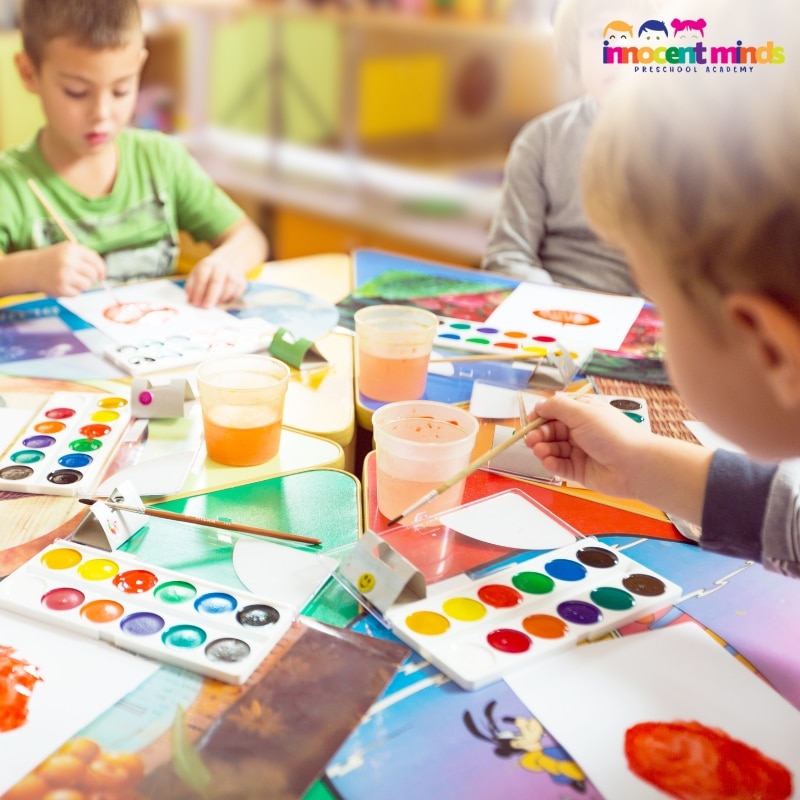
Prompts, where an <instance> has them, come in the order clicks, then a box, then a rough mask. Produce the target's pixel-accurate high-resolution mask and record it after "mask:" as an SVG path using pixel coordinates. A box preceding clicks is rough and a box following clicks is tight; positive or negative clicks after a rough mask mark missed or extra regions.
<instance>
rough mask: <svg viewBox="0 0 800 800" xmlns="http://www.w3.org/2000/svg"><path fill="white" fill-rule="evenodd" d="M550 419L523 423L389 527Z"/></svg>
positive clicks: (583, 388) (581, 391)
mask: <svg viewBox="0 0 800 800" xmlns="http://www.w3.org/2000/svg"><path fill="white" fill-rule="evenodd" d="M591 390H592V385H591V384H590V383H588V382H587V383H585V384H584V385H583V386H581V387H580V389H576V390H575V391H574V392H569V395H570V397H575V398H578V397H581V396H583V395H585V394H586V393H587V392H590V391H591ZM547 421H548V420H547V419H546V418H545V417H536V419H534V420H532V421H531V422H529V423H528V424H527V425H523V426H522V427H521V428H519V429H517V430H516V431H515V432H514V433H513V434H511V436H509V437H508V439H506V440H505V441H504V442H501V443H500V444H499V445H497V447H493V448H492V449H491V450H488V451H487V452H485V453H484V454H483V455H481V456H478V458H476V459H475V460H474V461H473V462H472V463H470V464H468V465H467V466H466V467H464V469H462V470H461V471H460V472H458V473H456V474H455V475H453V476H452V477H451V478H448V479H447V480H446V481H445V482H444V483H443V484H442V485H441V486H437V487H436V488H435V489H433V490H432V491H430V492H428V493H427V494H426V495H423V496H422V497H420V499H419V500H417V501H416V502H415V503H412V504H411V505H410V506H409V507H408V508H407V509H406V510H405V511H403V512H402V513H401V514H398V515H397V516H396V517H395V518H394V519H390V520H389V522H388V523H386V524H387V527H391V526H392V525H395V524H397V523H398V522H399V521H400V520H401V519H403V517H407V516H408V515H409V514H410V513H411V512H412V511H416V510H417V509H418V508H420V507H421V506H424V505H425V504H426V503H428V502H430V501H431V500H433V498H434V497H438V496H439V495H440V494H443V493H444V492H446V491H447V490H448V489H450V488H452V487H453V486H455V485H456V484H457V483H458V482H459V481H462V480H464V478H466V477H468V476H469V475H471V474H472V473H473V472H475V470H477V469H480V468H481V467H482V466H483V465H484V464H485V463H486V462H487V461H490V460H491V459H493V458H494V457H495V456H496V455H499V454H500V453H502V452H503V451H504V450H506V449H507V448H509V447H511V445H512V444H514V442H517V441H519V440H520V439H522V438H523V437H524V436H527V434H529V433H530V432H531V431H534V430H536V428H538V427H540V426H541V425H544V423H545V422H547Z"/></svg>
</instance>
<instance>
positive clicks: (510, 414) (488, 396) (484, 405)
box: [469, 381, 533, 419]
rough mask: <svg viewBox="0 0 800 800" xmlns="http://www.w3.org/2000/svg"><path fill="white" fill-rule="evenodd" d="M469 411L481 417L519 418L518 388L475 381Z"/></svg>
mask: <svg viewBox="0 0 800 800" xmlns="http://www.w3.org/2000/svg"><path fill="white" fill-rule="evenodd" d="M532 402H533V401H531V403H532ZM469 413H470V414H472V415H474V416H476V417H480V418H481V419H519V417H520V407H519V390H518V389H509V388H508V387H507V386H495V385H494V384H491V383H482V382H481V381H475V383H473V384H472V395H471V396H470V399H469Z"/></svg>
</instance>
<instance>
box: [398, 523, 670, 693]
mask: <svg viewBox="0 0 800 800" xmlns="http://www.w3.org/2000/svg"><path fill="white" fill-rule="evenodd" d="M680 596H681V588H680V587H679V586H677V585H676V584H674V583H672V582H670V581H668V580H667V579H666V578H663V577H661V576H660V575H657V574H656V573H655V572H652V571H651V570H649V569H647V568H646V567H643V566H642V565H640V564H638V563H636V562H635V561H633V560H632V559H630V558H628V557H627V556H625V555H623V554H622V553H621V552H619V551H618V550H615V549H614V548H611V547H607V546H606V545H604V544H602V543H601V542H599V541H598V540H597V539H595V538H593V537H587V538H584V539H581V540H580V541H577V542H575V543H574V544H571V545H567V546H566V547H562V548H558V549H557V550H552V551H550V552H548V553H546V554H543V555H540V556H536V557H535V558H532V559H529V560H527V561H524V562H522V563H517V564H515V565H514V566H513V567H510V568H508V569H505V570H503V571H502V572H499V573H495V574H494V575H492V576H491V577H488V578H483V579H481V580H480V581H475V582H474V583H473V584H471V585H469V586H464V585H462V586H461V587H460V588H459V589H456V590H454V591H451V592H448V593H440V594H437V595H433V596H430V597H427V598H425V599H424V600H418V601H414V602H412V603H403V604H396V605H394V606H392V608H390V609H389V611H388V612H387V614H386V617H387V620H388V621H389V622H390V623H391V625H392V629H393V631H394V633H395V634H397V636H398V637H399V638H400V639H402V640H403V641H404V642H405V643H406V644H408V645H409V646H411V647H413V648H414V649H415V650H416V651H417V652H418V653H419V654H420V655H422V656H423V657H424V658H426V659H427V660H428V661H430V663H431V664H433V665H434V666H436V667H438V668H439V669H440V670H442V672H444V673H445V674H446V675H448V676H449V677H450V678H451V679H452V680H454V681H455V682H456V683H457V684H458V685H459V686H461V687H462V688H464V689H478V688H480V687H481V686H484V685H486V684H488V683H491V682H492V681H495V680H498V679H500V678H502V677H503V675H504V674H506V673H507V672H509V671H511V670H513V669H517V668H518V667H521V666H524V665H525V664H527V663H529V662H530V661H531V660H532V659H537V658H541V657H543V656H546V655H548V654H551V653H554V652H558V651H560V650H563V649H566V648H569V647H573V646H575V645H576V644H578V643H579V642H582V641H585V640H589V639H594V638H596V637H598V636H601V635H602V634H605V633H608V632H609V631H613V630H615V629H616V628H618V627H619V626H620V625H623V624H625V623H627V622H631V621H633V620H636V619H638V618H640V617H642V616H644V615H646V614H648V613H650V612H652V611H655V610H657V609H659V608H663V607H665V606H668V605H670V604H671V603H673V602H674V601H675V600H677V599H678V598H679V597H680Z"/></svg>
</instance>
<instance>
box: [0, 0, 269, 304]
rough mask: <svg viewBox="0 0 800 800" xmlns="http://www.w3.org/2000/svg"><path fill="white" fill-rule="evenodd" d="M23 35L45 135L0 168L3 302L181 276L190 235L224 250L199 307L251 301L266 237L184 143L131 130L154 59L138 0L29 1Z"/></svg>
mask: <svg viewBox="0 0 800 800" xmlns="http://www.w3.org/2000/svg"><path fill="white" fill-rule="evenodd" d="M19 23H20V28H21V31H22V40H23V50H22V52H20V53H18V54H17V56H16V65H17V69H18V71H19V74H20V76H21V78H22V81H23V83H24V84H25V86H26V88H27V89H28V90H29V91H31V92H34V93H36V94H37V95H38V96H39V99H40V101H41V105H42V109H43V111H44V116H45V124H44V126H43V127H42V129H41V130H40V131H39V132H38V133H37V134H36V135H35V136H34V137H33V138H32V139H31V140H29V141H28V142H26V143H25V144H23V145H21V146H19V147H16V148H14V149H12V150H9V151H8V152H6V153H5V154H3V155H2V156H0V208H2V214H0V255H2V258H0V295H3V294H14V293H19V292H29V291H40V292H46V293H47V294H50V295H59V296H70V295H75V294H78V293H80V292H82V291H84V290H86V289H89V288H91V287H92V286H94V285H96V284H97V282H98V281H101V280H104V279H110V280H112V281H125V280H132V279H140V278H153V277H158V276H163V275H169V274H172V273H173V272H174V267H175V262H176V258H177V255H178V231H179V230H183V231H186V232H188V233H190V234H191V235H192V236H193V237H194V238H195V239H197V240H199V241H204V242H208V243H210V244H211V246H212V248H213V249H212V251H211V253H210V254H209V255H208V256H207V257H206V258H204V259H202V260H201V261H200V262H199V263H198V264H197V265H196V266H195V268H194V269H193V270H192V272H191V273H190V275H189V277H188V279H187V282H186V293H187V299H188V301H189V302H190V303H192V304H194V305H198V306H212V305H216V304H218V303H223V302H228V301H230V300H233V299H234V298H236V297H237V296H239V295H240V294H242V292H243V291H244V290H245V288H246V285H247V282H246V274H247V272H248V271H249V270H250V269H252V268H253V267H254V266H256V265H257V264H259V263H261V262H263V260H264V258H265V257H266V253H267V244H266V238H265V237H264V235H263V233H262V232H261V231H260V230H259V229H258V228H257V226H256V225H255V224H254V223H253V222H251V221H250V220H249V219H248V218H247V216H246V215H245V214H244V212H243V211H242V210H241V209H240V208H239V207H238V206H237V205H236V204H235V203H234V202H233V201H232V200H231V199H230V198H229V197H228V196H227V195H226V194H225V193H224V192H223V191H222V190H221V189H219V188H218V187H217V186H216V185H215V184H214V182H213V181H212V180H211V179H210V178H209V177H208V175H206V174H205V172H204V171H203V170H202V169H201V168H200V166H199V165H198V164H197V162H196V161H194V159H192V158H191V156H190V155H189V154H188V152H187V151H186V150H185V148H184V147H183V146H182V145H181V144H180V143H179V142H178V141H177V140H175V139H174V138H172V137H170V136H167V135H165V134H162V133H159V132H155V131H141V130H134V129H131V128H128V127H127V126H128V124H129V122H130V121H131V118H132V115H133V112H134V109H135V104H136V97H137V93H138V87H139V77H140V74H141V70H142V67H143V65H144V63H145V60H146V58H147V52H146V50H145V45H144V37H143V33H142V22H141V15H140V10H139V7H138V4H137V2H136V0H22V3H21V5H20V10H19ZM31 180H32V181H33V182H34V187H35V188H36V189H38V193H39V194H40V195H41V196H42V197H43V198H44V201H45V203H46V205H47V206H49V209H50V210H48V209H46V208H45V207H44V205H43V204H42V202H41V199H40V198H39V197H37V195H36V194H35V192H34V189H33V188H32V187H31V185H30V181H31ZM51 211H52V212H55V216H57V217H59V218H60V219H61V220H62V222H63V224H65V225H66V226H67V228H68V229H69V232H70V234H71V236H70V237H66V236H65V234H64V232H63V231H62V230H60V228H59V226H58V225H57V224H56V222H55V221H54V219H53V218H52V216H51V213H50V212H51ZM69 238H72V239H74V240H75V241H69V240H68V239H69Z"/></svg>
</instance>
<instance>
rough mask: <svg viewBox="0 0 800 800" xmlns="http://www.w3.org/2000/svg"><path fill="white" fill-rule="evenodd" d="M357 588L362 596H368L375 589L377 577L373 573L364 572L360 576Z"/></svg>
mask: <svg viewBox="0 0 800 800" xmlns="http://www.w3.org/2000/svg"><path fill="white" fill-rule="evenodd" d="M356 587H357V588H358V591H359V592H361V593H362V594H368V593H369V592H371V591H372V590H373V589H374V588H375V576H374V575H373V574H372V573H371V572H362V573H361V575H359V576H358V582H357V583H356Z"/></svg>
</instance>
